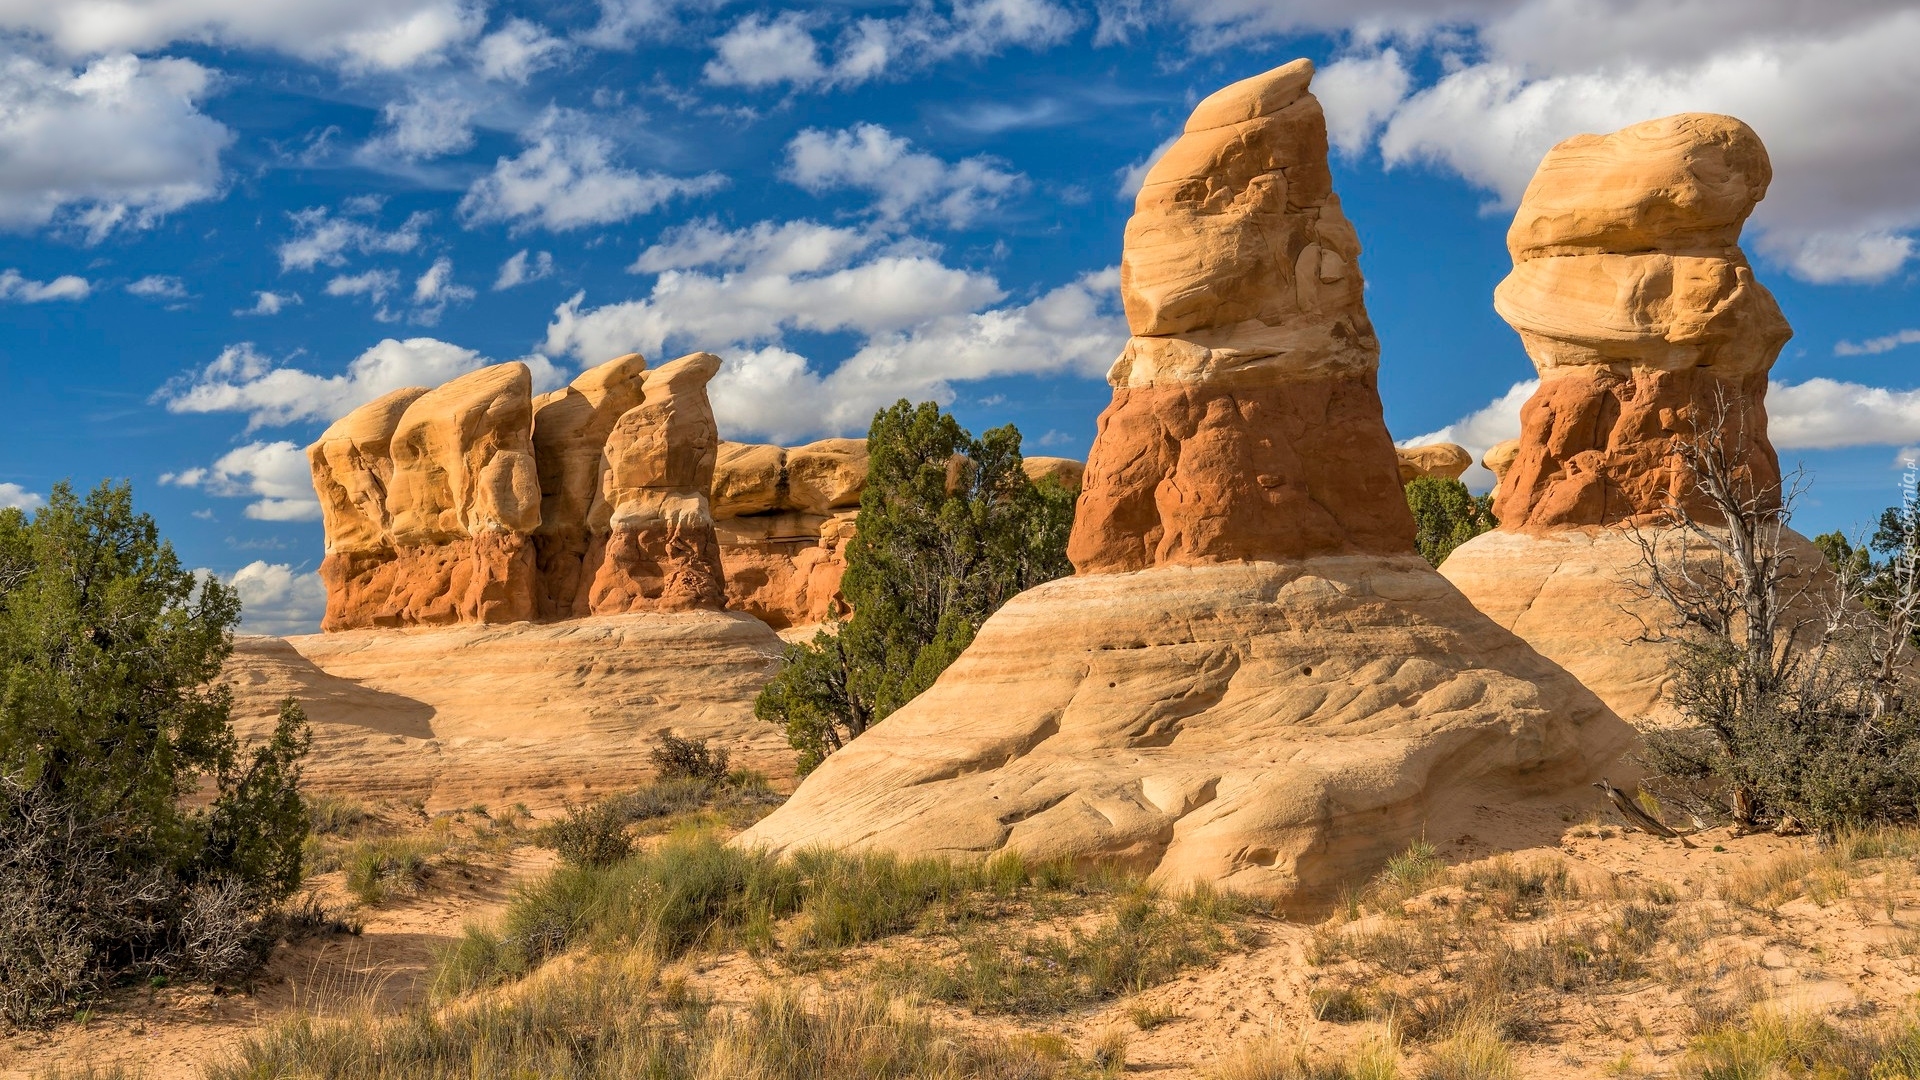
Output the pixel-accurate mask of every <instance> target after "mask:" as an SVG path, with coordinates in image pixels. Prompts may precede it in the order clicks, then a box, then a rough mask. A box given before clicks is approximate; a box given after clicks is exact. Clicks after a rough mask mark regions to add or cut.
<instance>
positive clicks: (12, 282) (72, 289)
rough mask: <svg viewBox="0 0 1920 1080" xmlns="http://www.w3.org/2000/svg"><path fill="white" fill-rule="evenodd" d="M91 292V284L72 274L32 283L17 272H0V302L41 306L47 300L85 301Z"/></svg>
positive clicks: (10, 270)
mask: <svg viewBox="0 0 1920 1080" xmlns="http://www.w3.org/2000/svg"><path fill="white" fill-rule="evenodd" d="M92 292H93V285H92V283H90V282H89V281H87V279H86V278H83V277H79V276H77V275H74V274H62V275H60V276H59V277H57V278H54V279H53V280H52V281H34V280H33V279H31V278H27V277H22V276H21V274H20V271H18V270H13V269H8V270H0V300H18V301H20V302H21V303H23V304H43V303H45V302H47V301H48V300H85V299H86V298H87V296H88V295H89V294H90V293H92Z"/></svg>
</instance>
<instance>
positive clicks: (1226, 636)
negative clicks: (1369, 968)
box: [739, 60, 1630, 910]
mask: <svg viewBox="0 0 1920 1080" xmlns="http://www.w3.org/2000/svg"><path fill="white" fill-rule="evenodd" d="M1312 73H1313V68H1312V65H1311V64H1309V63H1308V62H1307V61H1304V60H1302V61H1296V62H1295V63H1292V64H1289V65H1286V66H1285V67H1282V68H1278V69H1275V70H1274V71H1270V72H1267V73H1266V74H1264V75H1260V76H1257V77H1255V78H1252V79H1248V80H1246V81H1244V82H1241V83H1236V84H1234V85H1233V86H1230V87H1228V88H1226V89H1225V90H1222V91H1220V92H1219V93H1217V94H1215V95H1213V96H1212V97H1209V98H1207V99H1206V100H1205V101H1203V102H1201V103H1200V105H1199V106H1198V107H1197V108H1196V109H1195V110H1194V114H1193V117H1192V119H1191V120H1190V121H1189V122H1188V125H1187V128H1186V132H1185V134H1184V135H1182V137H1181V138H1180V140H1179V141H1178V142H1176V143H1175V144H1174V146H1173V147H1172V149H1170V150H1169V151H1168V152H1167V154H1166V156H1165V157H1164V158H1163V159H1162V160H1161V161H1160V162H1159V163H1157V164H1156V165H1155V166H1154V167H1153V169H1152V170H1151V171H1150V172H1149V174H1148V177H1147V182H1146V185H1145V186H1144V187H1143V188H1142V190H1141V193H1140V196H1139V199H1138V200H1137V202H1136V207H1135V214H1134V218H1133V220H1132V222H1130V223H1129V225H1128V228H1127V234H1126V256H1125V258H1124V260H1123V267H1124V269H1123V279H1122V281H1123V295H1124V296H1125V298H1126V310H1127V316H1128V320H1129V324H1130V327H1131V329H1132V330H1133V334H1134V337H1133V338H1132V340H1131V341H1129V343H1128V345H1127V347H1126V351H1125V352H1124V353H1123V355H1122V356H1121V357H1120V359H1119V361H1118V362H1117V363H1116V364H1115V365H1114V368H1113V371H1112V373H1111V374H1110V376H1109V381H1110V382H1111V383H1112V384H1113V387H1114V397H1113V403H1112V405H1111V406H1110V407H1109V408H1108V409H1107V411H1106V412H1105V413H1104V414H1103V415H1102V417H1101V421H1100V426H1099V432H1098V435H1097V437H1096V439H1095V442H1094V445H1093V449H1092V453H1091V455H1090V456H1089V460H1088V462H1087V466H1086V476H1085V479H1086V483H1085V487H1084V489H1083V493H1082V495H1081V500H1080V506H1079V515H1078V517H1077V519H1076V521H1075V525H1074V532H1073V537H1072V543H1071V545H1070V548H1069V551H1070V554H1071V555H1072V558H1073V560H1074V563H1075V566H1076V568H1077V574H1076V576H1074V577H1071V578H1066V579H1062V580H1059V581H1054V582H1050V583H1048V584H1046V585H1043V586H1040V587H1039V588H1036V589H1033V590H1030V591H1028V592H1026V593H1023V594H1021V595H1020V596H1018V597H1016V598H1014V599H1013V600H1012V601H1011V602H1009V603H1008V604H1007V605H1006V606H1005V607H1004V608H1002V609H1001V610H1000V611H999V612H997V613H996V614H995V615H994V616H993V617H992V618H990V619H989V620H988V621H987V623H986V624H985V626H983V627H982V628H981V630H980V632H979V635H978V636H977V637H976V639H975V640H974V642H973V644H972V645H970V646H969V647H968V649H967V651H966V652H965V653H964V654H963V655H962V656H961V657H960V658H959V659H958V660H957V661H956V662H955V663H954V664H953V666H952V667H950V668H949V669H948V670H947V671H946V672H945V673H944V674H943V675H942V676H941V677H940V679H939V680H938V681H937V682H936V683H935V685H934V686H933V687H932V688H931V689H929V690H928V691H927V692H926V693H924V694H922V695H921V696H920V697H918V698H916V699H915V700H914V701H912V702H910V703H909V704H908V705H907V706H905V707H904V708H902V709H901V710H900V711H899V712H896V713H895V714H893V715H892V716H890V717H889V718H887V719H886V720H885V721H884V722H883V723H881V724H879V725H878V726H876V727H874V728H873V729H872V730H870V731H868V732H867V733H866V734H864V735H862V736H861V737H860V738H858V739H856V740H853V741H852V742H851V743H850V744H848V746H847V747H846V748H845V749H842V750H840V751H838V752H837V753H835V754H833V755H832V756H830V757H829V758H828V759H827V760H826V761H825V762H824V763H823V764H822V765H821V766H820V767H819V769H817V770H816V771H815V772H814V773H813V774H811V775H810V776H809V777H808V778H807V779H806V781H805V782H804V783H803V784H802V785H801V786H800V788H799V790H798V791H797V792H796V793H795V794H794V796H793V797H792V798H791V799H790V800H789V801H788V802H787V803H786V804H785V805H784V806H783V807H781V808H780V809H779V810H777V811H776V812H775V813H774V814H773V815H771V816H770V817H768V818H766V819H765V820H763V821H761V822H760V823H759V824H758V825H756V826H755V827H754V828H753V829H751V830H749V831H748V832H747V833H746V834H744V835H743V836H742V837H741V838H740V841H739V842H741V843H743V844H749V845H763V846H766V847H768V848H771V849H774V850H782V851H786V850H796V849H801V848H805V847H807V846H811V845H816V844H825V845H833V846H844V847H853V848H887V849H892V850H896V851H902V852H907V853H913V854H943V855H949V856H956V857H963V858H981V857H985V856H987V855H990V854H991V853H993V852H997V851H1001V850H1006V849H1013V850H1019V851H1022V852H1025V853H1027V854H1029V855H1033V856H1037V857H1056V856H1057V857H1065V858H1070V859H1077V860H1092V859H1114V860H1119V861H1122V862H1126V863H1130V864H1132V865H1134V866H1136V867H1138V868H1140V869H1142V870H1145V871H1149V872H1151V873H1152V875H1153V877H1154V878H1155V879H1156V880H1159V881H1162V882H1167V883H1180V882H1185V881H1193V880H1199V881H1210V882H1215V883H1220V884H1224V885H1227V886H1230V887H1233V888H1238V889H1245V890H1249V891H1255V892H1261V893H1266V894H1269V895H1272V896H1274V897H1275V898H1277V899H1278V900H1280V901H1281V902H1283V903H1285V904H1287V905H1288V906H1289V910H1307V909H1311V908H1313V907H1315V906H1320V905H1324V904H1326V903H1328V902H1330V901H1331V900H1332V899H1333V898H1334V896H1335V895H1336V894H1337V892H1338V891H1339V890H1340V889H1341V888H1343V887H1345V886H1347V885H1350V884H1352V883H1354V882H1356V881H1357V880H1359V879H1360V878H1362V877H1364V876H1365V875H1366V874H1369V873H1371V872H1372V871H1373V870H1375V869H1376V868H1377V867H1378V866H1379V865H1380V864H1381V863H1382V862H1383V861H1384V860H1385V859H1387V858H1388V857H1389V856H1390V855H1392V854H1393V853H1394V852H1396V851H1398V850H1401V849H1404V848H1405V846H1406V845H1407V844H1408V843H1409V842H1410V841H1412V840H1414V839H1416V838H1418V837H1419V836H1420V835H1421V834H1422V832H1423V831H1424V832H1425V833H1426V834H1427V835H1430V836H1454V835H1459V833H1460V832H1465V831H1467V830H1470V829H1480V830H1483V831H1484V830H1485V829H1486V828H1487V826H1488V822H1487V818H1486V814H1487V810H1486V808H1487V807H1489V806H1497V805H1501V804H1506V803H1511V802H1515V801H1518V800H1523V799H1528V798H1534V797H1541V798H1547V799H1554V798H1560V797H1563V796H1565V795H1566V794H1567V793H1568V792H1569V790H1570V788H1571V786H1572V785H1578V784H1582V783H1584V782H1586V781H1587V780H1589V779H1590V778H1591V777H1592V776H1593V775H1594V773H1595V772H1596V771H1597V770H1599V769H1600V768H1603V767H1604V766H1605V765H1606V764H1607V763H1608V762H1610V761H1612V760H1613V759H1614V758H1615V757H1616V756H1617V755H1618V754H1619V753H1620V752H1621V751H1622V750H1623V749H1624V748H1625V747H1626V745H1627V744H1628V742H1629V741H1630V732H1629V731H1628V730H1627V729H1626V727H1625V725H1623V724H1621V723H1620V722H1619V720H1618V719H1617V718H1616V717H1614V716H1613V714H1612V713H1611V712H1609V711H1608V710H1607V709H1606V707H1605V706H1604V705H1602V704H1601V703H1600V701H1599V700H1598V699H1596V698H1595V697H1594V696H1593V695H1592V694H1591V693H1590V692H1588V691H1587V690H1586V689H1585V688H1584V687H1582V686H1580V685H1579V684H1578V683H1577V682H1576V681H1574V679H1573V678H1572V677H1571V676H1569V675H1568V674H1567V673H1566V672H1565V671H1563V670H1561V669H1560V668H1558V667H1556V666H1555V665H1554V664H1553V663H1552V662H1550V661H1548V660H1546V659H1545V658H1543V657H1541V656H1540V655H1539V654H1538V653H1536V652H1535V651H1534V650H1533V649H1531V648H1529V647H1528V646H1527V645H1526V644H1525V643H1524V642H1522V641H1520V640H1519V639H1518V638H1516V637H1514V636H1513V635H1512V634H1509V633H1507V632H1506V631H1504V630H1502V629H1500V628H1499V627H1498V626H1495V625H1494V624H1493V623H1492V622H1490V621H1489V620H1488V619H1487V618H1486V617H1485V616H1483V615H1481V614H1480V613H1479V612H1477V611H1475V610H1474V609H1473V607H1472V606H1471V605H1470V604H1469V603H1468V602H1467V601H1466V599H1465V598H1464V597H1462V596H1461V595H1460V594H1459V592H1458V591H1457V590H1455V589H1454V588H1453V587H1452V586H1451V585H1449V584H1448V583H1447V582H1446V581H1445V580H1444V579H1442V578H1441V577H1439V576H1438V575H1437V574H1435V573H1434V572H1433V570H1432V569H1431V568H1430V567H1428V566H1427V564H1426V563H1425V562H1424V561H1423V560H1422V559H1421V558H1420V557H1419V556H1418V555H1417V554H1415V553H1414V543H1413V523H1412V520H1411V517H1410V515H1409V513H1408V511H1407V506H1406V502H1405V499H1404V497H1403V494H1402V491H1401V484H1400V476H1399V465H1398V459H1397V456H1396V454H1395V452H1394V448H1393V444H1392V442H1391V441H1390V440H1389V438H1388V435H1387V431H1386V427H1385V425H1384V423H1383V422H1382V420H1381V409H1380V400H1379V396H1378V393H1377V391H1376V389H1375V371H1376V367H1377V361H1378V344H1377V342H1376V341H1375V339H1374V337H1373V333H1372V330H1371V328H1370V324H1369V323H1368V321H1367V317H1366V311H1365V309H1364V306H1363V305H1362V303H1361V285H1360V276H1359V268H1358V262H1357V259H1358V256H1359V252H1360V248H1359V242H1358V239H1357V237H1356V236H1355V234H1354V231H1353V229H1352V227H1351V226H1350V225H1349V224H1348V223H1347V222H1346V220H1345V218H1344V217H1343V216H1342V215H1341V213H1340V210H1339V204H1338V201H1337V200H1336V199H1335V198H1334V196H1333V193H1332V191H1331V186H1330V183H1329V181H1328V178H1327V168H1326V153H1327V146H1326V131H1325V123H1324V120H1323V118H1322V115H1321V111H1320V106H1319V103H1318V102H1317V101H1316V100H1315V99H1314V97H1313V96H1312V94H1311V93H1309V92H1308V85H1309V81H1310V79H1311V77H1312ZM1456 830H1458V832H1457V831H1456Z"/></svg>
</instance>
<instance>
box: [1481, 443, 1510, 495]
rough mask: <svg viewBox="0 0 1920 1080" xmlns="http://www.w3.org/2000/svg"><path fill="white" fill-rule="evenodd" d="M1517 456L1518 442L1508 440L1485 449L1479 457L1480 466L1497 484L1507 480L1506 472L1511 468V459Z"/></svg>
mask: <svg viewBox="0 0 1920 1080" xmlns="http://www.w3.org/2000/svg"><path fill="white" fill-rule="evenodd" d="M1519 456H1520V440H1519V439H1508V440H1506V441H1505V442H1497V443H1494V444H1493V445H1492V446H1489V447H1487V452H1486V453H1484V454H1481V455H1480V464H1481V466H1482V467H1484V468H1485V469H1486V470H1487V471H1488V472H1490V473H1492V474H1493V482H1494V483H1495V484H1498V483H1500V481H1502V480H1505V479H1506V478H1507V470H1508V469H1511V468H1512V467H1513V459H1514V458H1517V457H1519Z"/></svg>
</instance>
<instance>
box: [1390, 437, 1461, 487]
mask: <svg viewBox="0 0 1920 1080" xmlns="http://www.w3.org/2000/svg"><path fill="white" fill-rule="evenodd" d="M1399 456H1400V482H1401V483H1403V484H1405V483H1410V482H1412V481H1413V480H1414V479H1415V478H1417V477H1421V476H1437V477H1439V478H1440V479H1442V480H1458V479H1460V474H1461V473H1464V472H1466V471H1467V467H1468V466H1470V465H1472V464H1473V455H1472V454H1469V453H1467V448H1466V447H1464V446H1460V445H1458V444H1455V443H1450V442H1443V443H1428V444H1427V445H1425V446H1404V447H1401V448H1400V449H1399Z"/></svg>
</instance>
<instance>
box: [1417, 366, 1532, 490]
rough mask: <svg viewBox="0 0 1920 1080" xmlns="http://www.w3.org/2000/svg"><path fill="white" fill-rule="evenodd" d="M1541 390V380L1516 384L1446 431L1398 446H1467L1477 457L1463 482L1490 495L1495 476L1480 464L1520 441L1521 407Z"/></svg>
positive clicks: (1433, 433)
mask: <svg viewBox="0 0 1920 1080" xmlns="http://www.w3.org/2000/svg"><path fill="white" fill-rule="evenodd" d="M1538 389H1540V380H1539V379H1526V380H1523V381H1521V382H1517V383H1514V384H1513V385H1512V386H1510V387H1508V388H1507V392H1506V393H1504V394H1501V395H1500V396H1499V397H1497V398H1494V399H1493V400H1492V401H1491V402H1489V403H1487V404H1486V405H1485V406H1483V407H1481V408H1479V409H1475V410H1474V411H1473V412H1470V413H1468V414H1467V415H1465V416H1463V417H1461V418H1460V419H1458V420H1455V421H1454V422H1453V423H1451V424H1448V425H1447V426H1446V427H1443V428H1441V429H1439V430H1438V431H1429V432H1427V433H1426V434H1425V435H1416V436H1414V437H1413V438H1411V439H1401V440H1400V441H1399V442H1397V443H1395V444H1394V445H1396V446H1425V445H1427V444H1428V443H1437V442H1450V443H1456V444H1458V445H1460V446H1463V447H1465V448H1466V451H1467V453H1469V454H1472V455H1473V464H1472V465H1469V466H1468V467H1467V471H1466V472H1465V473H1464V474H1462V475H1461V477H1460V480H1461V482H1463V483H1465V484H1466V485H1467V487H1468V488H1470V489H1472V490H1474V491H1478V492H1484V491H1489V490H1491V489H1492V488H1493V473H1492V472H1490V471H1488V470H1487V468H1486V466H1484V465H1482V464H1480V459H1481V458H1482V457H1485V456H1486V453H1487V450H1488V448H1490V447H1492V446H1493V445H1494V444H1496V443H1503V442H1506V441H1507V440H1508V439H1517V438H1519V437H1520V407H1521V406H1522V405H1525V404H1526V403H1527V399H1528V398H1530V397H1532V396H1533V392H1534V391H1535V390H1538Z"/></svg>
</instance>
